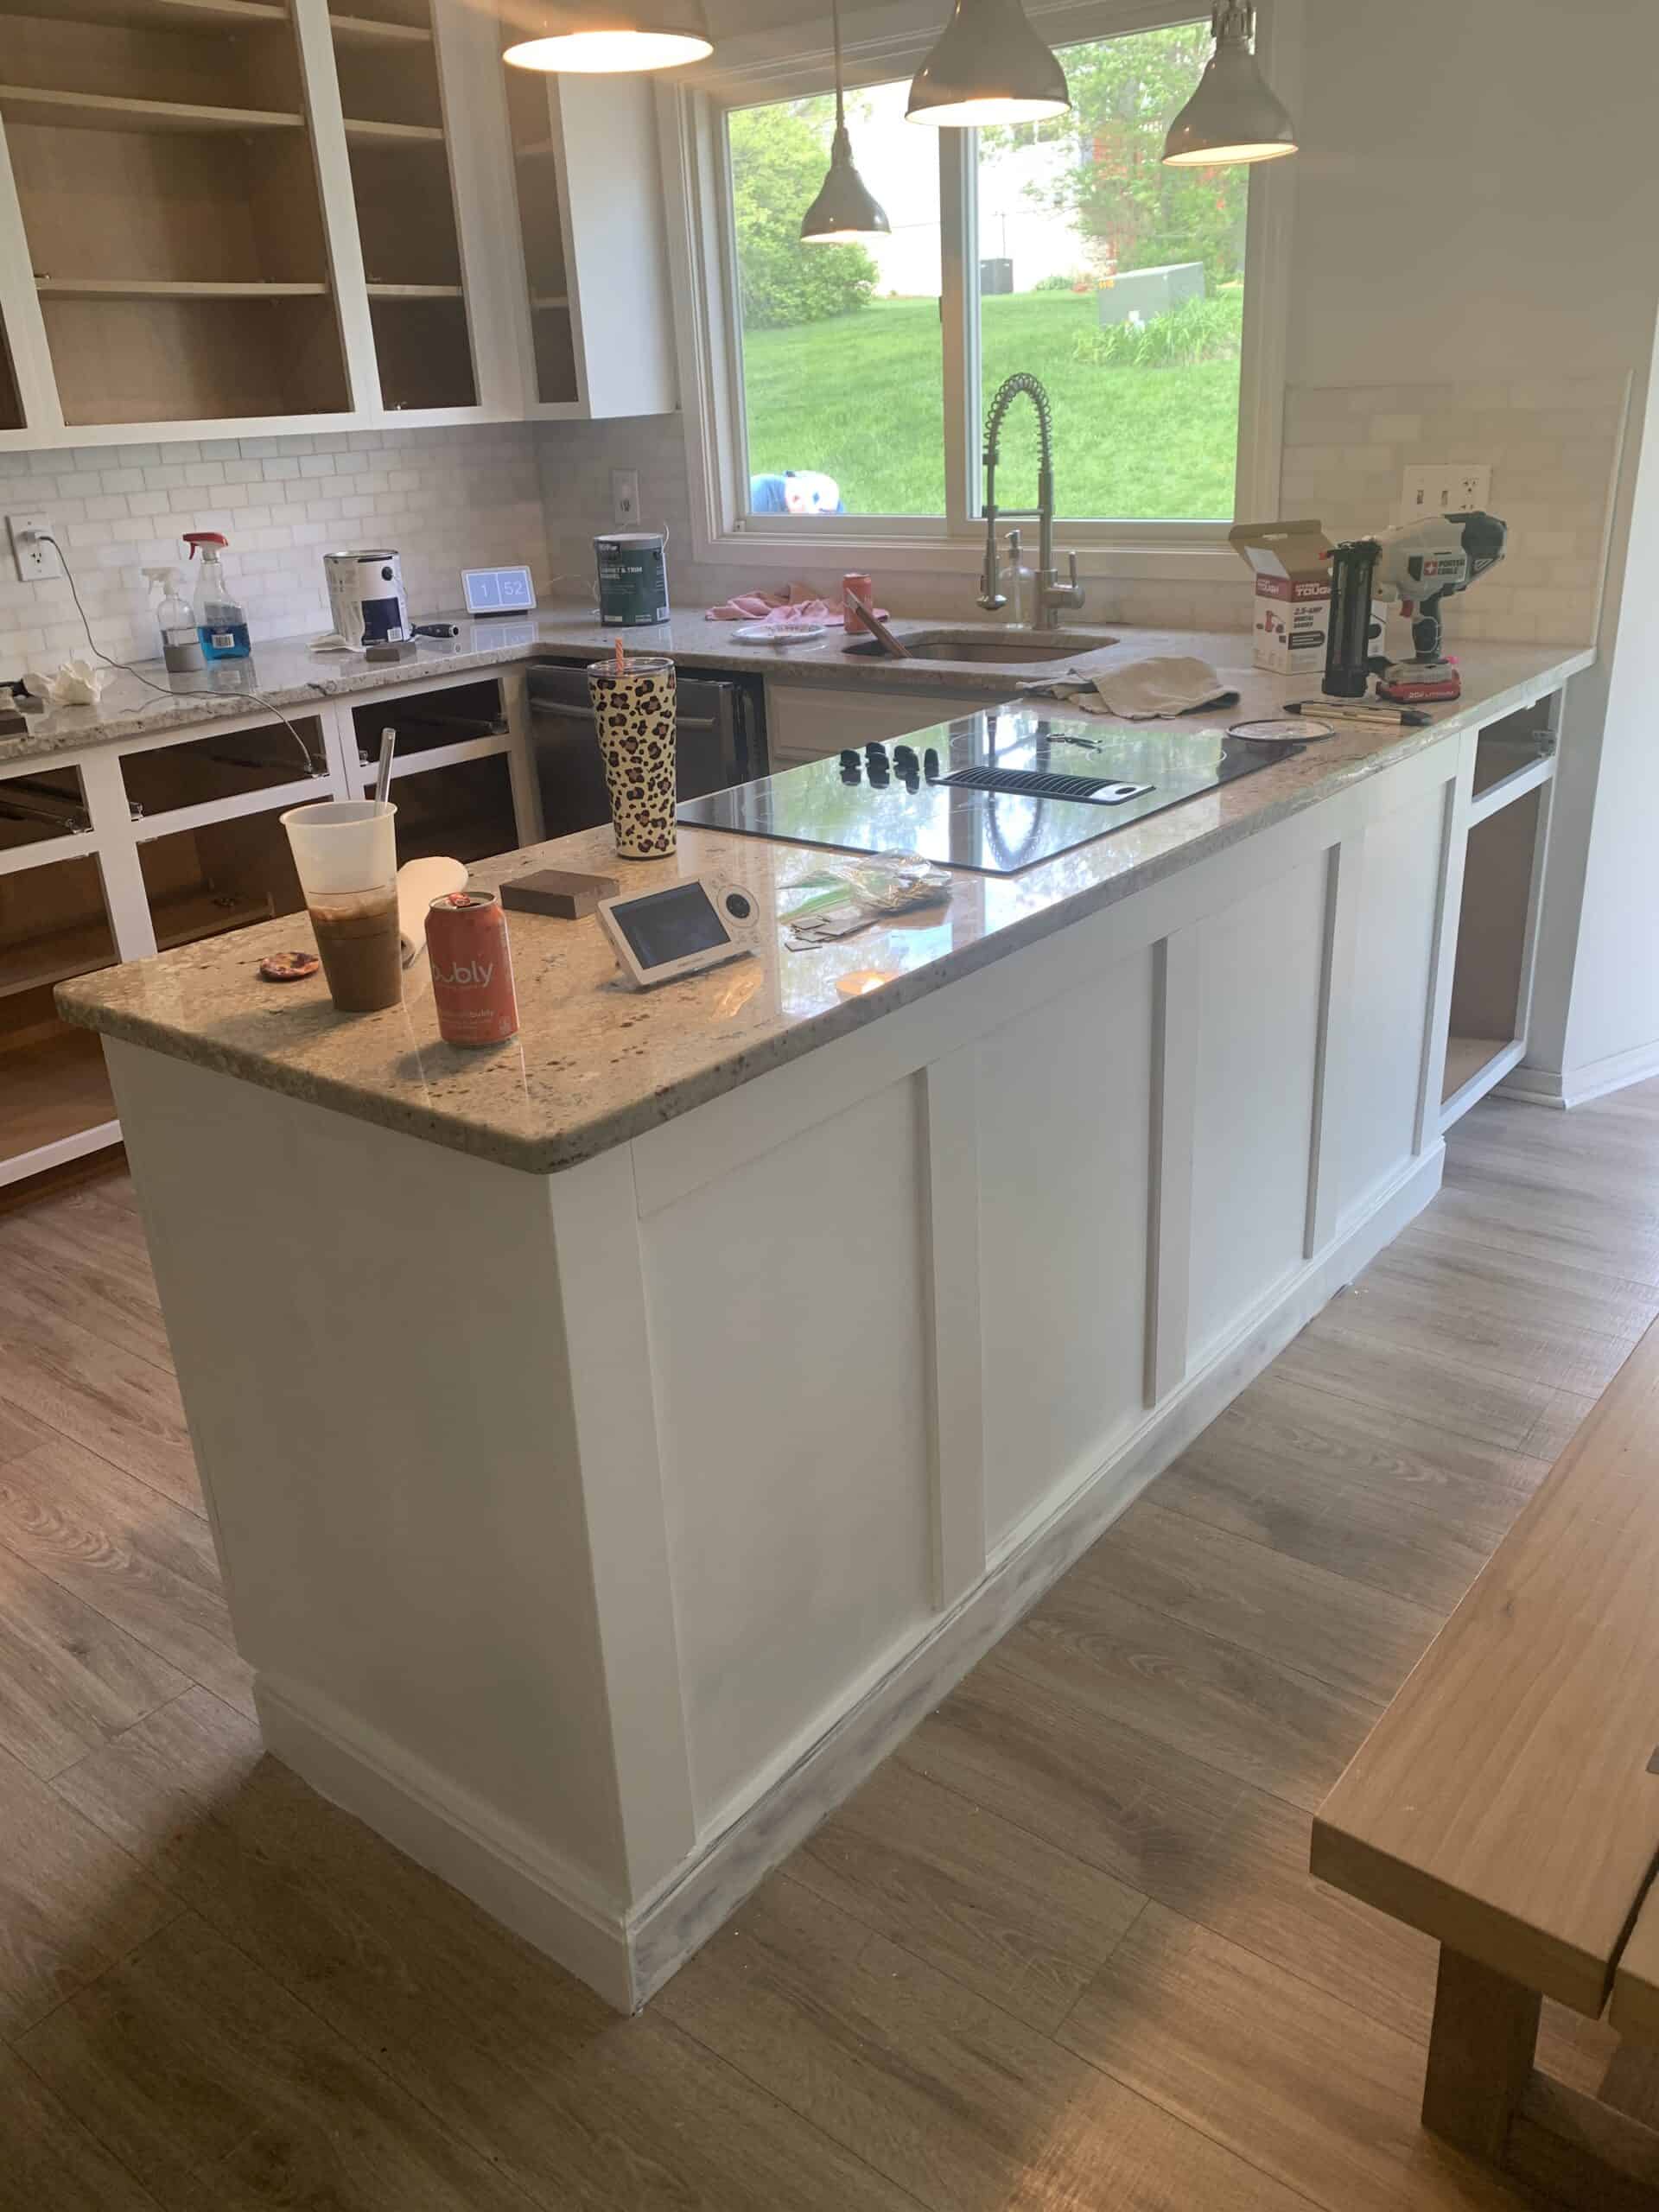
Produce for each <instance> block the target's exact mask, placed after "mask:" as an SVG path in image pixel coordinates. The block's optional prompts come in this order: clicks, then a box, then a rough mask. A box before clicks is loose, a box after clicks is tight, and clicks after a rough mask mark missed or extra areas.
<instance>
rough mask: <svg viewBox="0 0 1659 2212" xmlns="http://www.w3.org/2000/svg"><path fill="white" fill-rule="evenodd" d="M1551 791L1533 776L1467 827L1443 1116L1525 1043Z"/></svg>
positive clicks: (1454, 1113)
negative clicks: (1525, 785)
mask: <svg viewBox="0 0 1659 2212" xmlns="http://www.w3.org/2000/svg"><path fill="white" fill-rule="evenodd" d="M1483 734H1484V733H1483ZM1493 788H1497V786H1496V785H1494V786H1493ZM1547 798H1548V792H1547V791H1545V790H1544V789H1543V788H1542V786H1541V785H1540V784H1539V783H1538V782H1537V781H1536V780H1535V781H1534V782H1533V783H1532V785H1531V786H1530V787H1529V789H1528V790H1527V791H1523V792H1522V793H1521V794H1520V795H1518V796H1517V797H1516V798H1515V799H1514V800H1513V803H1512V804H1507V805H1505V806H1503V807H1502V808H1501V809H1496V810H1493V811H1492V812H1491V813H1490V814H1488V815H1487V816H1485V817H1482V818H1480V819H1478V820H1475V821H1474V822H1472V823H1471V827H1470V829H1469V835H1468V841H1467V844H1466V846H1465V854H1464V869H1463V899H1462V903H1461V906H1460V908H1459V915H1458V944H1457V954H1456V957H1455V960H1454V963H1453V965H1452V1007H1451V1020H1450V1024H1449V1029H1450V1034H1449V1036H1448V1038H1447V1040H1446V1074H1445V1077H1444V1078H1443V1080H1442V1082H1441V1085H1440V1101H1441V1104H1442V1106H1443V1107H1445V1108H1446V1109H1449V1110H1448V1111H1447V1113H1446V1116H1445V1121H1446V1122H1451V1121H1454V1120H1456V1119H1457V1117H1458V1116H1459V1115H1460V1114H1462V1113H1464V1112H1465V1111H1466V1110H1467V1109H1468V1108H1469V1107H1471V1106H1472V1105H1473V1104H1474V1103H1475V1102H1476V1100H1477V1099H1478V1098H1480V1097H1483V1096H1484V1095H1485V1093H1486V1092H1487V1091H1488V1090H1491V1087H1492V1085H1493V1084H1496V1083H1497V1082H1500V1081H1501V1080H1502V1078H1503V1077H1504V1076H1505V1075H1507V1074H1508V1073H1509V1071H1510V1069H1511V1068H1512V1067H1514V1066H1515V1065H1516V1063H1517V1062H1518V1061H1519V1060H1520V1058H1522V1053H1523V1052H1524V1051H1525V1049H1526V1046H1525V1039H1526V1030H1527V1019H1528V1013H1529V1001H1530V999H1531V995H1532V993H1531V976H1532V962H1533V943H1534V930H1535V925H1536V914H1537V899H1538V887H1539V882H1540V868H1541V844H1542V839H1543V835H1544V827H1545V823H1546V820H1547V815H1546V812H1545V801H1546V800H1547ZM1443 1126H1444V1123H1443Z"/></svg>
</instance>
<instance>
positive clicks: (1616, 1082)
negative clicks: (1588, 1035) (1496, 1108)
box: [1497, 1043, 1659, 1110]
mask: <svg viewBox="0 0 1659 2212" xmlns="http://www.w3.org/2000/svg"><path fill="white" fill-rule="evenodd" d="M1656 1075H1659V1043H1655V1044H1651V1045H1638V1046H1637V1047H1636V1049H1635V1050H1634V1051H1633V1052H1610V1053H1609V1054H1608V1056H1607V1057H1606V1058H1605V1059H1601V1060H1587V1061H1586V1063H1585V1065H1583V1066H1582V1067H1576V1068H1566V1069H1563V1070H1562V1071H1561V1072H1560V1074H1557V1073H1556V1072H1555V1071H1554V1069H1553V1068H1529V1067H1518V1068H1515V1069H1512V1070H1511V1071H1510V1073H1509V1074H1508V1075H1507V1076H1505V1077H1504V1078H1503V1082H1502V1083H1500V1084H1498V1086H1497V1095H1498V1096H1499V1097H1501V1098H1524V1099H1526V1100H1528V1101H1529V1103H1531V1104H1533V1105H1535V1106H1554V1107H1557V1108H1560V1109H1567V1110H1570V1109H1572V1108H1573V1107H1574V1106H1587V1105H1588V1104H1589V1103H1590V1102H1591V1100H1592V1098H1605V1096H1607V1094H1608V1092H1609V1091H1610V1090H1628V1089H1629V1087H1630V1084H1633V1083H1645V1082H1646V1081H1647V1080H1648V1079H1649V1077H1651V1076H1656Z"/></svg>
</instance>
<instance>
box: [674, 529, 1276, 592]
mask: <svg viewBox="0 0 1659 2212" xmlns="http://www.w3.org/2000/svg"><path fill="white" fill-rule="evenodd" d="M1057 543H1058V549H1059V556H1058V557H1059V561H1060V563H1061V566H1062V567H1064V565H1065V557H1066V556H1067V555H1068V554H1070V553H1072V552H1075V553H1076V555H1077V574H1078V576H1079V577H1080V578H1081V579H1082V580H1083V581H1084V582H1089V581H1099V582H1111V581H1117V582H1144V583H1183V584H1194V583H1205V584H1233V583H1236V584H1239V585H1240V586H1243V585H1245V584H1247V583H1248V582H1249V570H1248V569H1246V567H1245V566H1244V563H1243V562H1242V561H1241V560H1240V559H1239V557H1238V556H1237V554H1236V552H1235V551H1234V550H1233V549H1232V547H1231V546H1230V545H1229V544H1228V543H1226V542H1225V540H1222V541H1220V542H1218V543H1214V544H1193V543H1191V542H1188V543H1184V544H1183V543H1176V544H1169V543H1164V544H1159V543H1154V542H1152V541H1149V540H1147V539H1141V540H1138V541H1137V540H1134V539H1128V538H1125V539H1121V540H1116V541H1113V542H1109V543H1103V542H1102V541H1100V540H1098V539H1096V540H1094V541H1090V540H1089V539H1086V538H1085V539H1079V540H1072V541H1069V542H1068V540H1067V539H1066V537H1065V532H1064V529H1062V530H1061V531H1059V532H1058V533H1057ZM1034 551H1035V547H1034V545H1033V544H1028V545H1027V552H1026V558H1027V561H1028V562H1029V561H1030V560H1031V558H1032V556H1033V552H1034ZM696 559H697V560H698V561H699V562H702V563H709V564H711V565H718V566H720V567H722V568H731V569H769V570H771V571H772V573H773V574H777V573H779V571H787V570H790V569H796V568H805V569H829V568H832V569H836V570H838V571H840V572H842V573H843V574H844V573H845V572H847V571H848V570H851V569H868V570H869V571H870V572H871V573H872V574H877V573H882V574H887V573H891V572H892V571H893V570H894V569H906V570H920V571H923V572H931V573H932V574H934V575H975V576H976V575H978V574H979V573H980V570H981V569H982V567H983V565H984V560H985V545H984V540H983V539H982V537H972V538H965V537H928V536H918V537H854V536H851V535H850V534H846V535H844V534H843V533H842V531H840V530H836V531H834V532H833V533H831V532H829V531H826V532H825V533H824V534H823V536H822V537H819V536H817V535H816V534H815V533H813V532H812V531H810V530H800V529H797V530H789V531H782V530H780V531H763V530H760V529H755V530H742V531H728V532H725V533H723V534H722V535H721V536H719V537H710V538H707V539H705V538H704V537H703V536H702V533H701V532H699V533H698V534H697V544H696Z"/></svg>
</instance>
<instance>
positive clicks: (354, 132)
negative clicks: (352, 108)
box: [346, 115, 443, 146]
mask: <svg viewBox="0 0 1659 2212" xmlns="http://www.w3.org/2000/svg"><path fill="white" fill-rule="evenodd" d="M346 139H347V141H348V143H352V144H353V145H359V146H442V143H443V130H442V126H441V125H440V124H435V123H372V122H370V121H369V120H368V119H367V118H365V117H362V116H359V117H355V118H353V117H352V116H349V115H348V116H347V117H346Z"/></svg>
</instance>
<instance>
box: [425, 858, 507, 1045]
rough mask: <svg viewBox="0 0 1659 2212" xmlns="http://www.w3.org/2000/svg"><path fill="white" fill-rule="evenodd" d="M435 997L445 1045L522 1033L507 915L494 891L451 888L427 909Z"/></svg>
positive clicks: (490, 1041) (492, 1041)
mask: <svg viewBox="0 0 1659 2212" xmlns="http://www.w3.org/2000/svg"><path fill="white" fill-rule="evenodd" d="M426 949H427V951H428V953H429V955H430V957H431V961H432V998H433V1002H434V1004H435V1006H436V1007H437V1010H438V1034H439V1036H440V1037H442V1039H443V1041H444V1043H445V1044H446V1045H505V1043H506V1041H507V1039H508V1038H509V1037H516V1036H517V1035H518V994H517V993H516V992H515V991H514V989H513V988H512V946H511V945H510V944H508V942H507V918H506V916H505V914H504V913H503V912H502V911H501V899H500V895H499V893H497V892H494V891H449V892H446V893H444V895H443V897H442V899H434V900H433V901H432V904H431V905H430V906H429V907H428V909H427V913H426Z"/></svg>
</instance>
